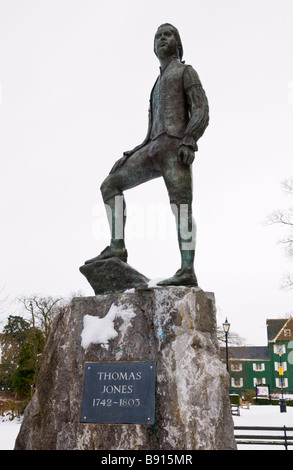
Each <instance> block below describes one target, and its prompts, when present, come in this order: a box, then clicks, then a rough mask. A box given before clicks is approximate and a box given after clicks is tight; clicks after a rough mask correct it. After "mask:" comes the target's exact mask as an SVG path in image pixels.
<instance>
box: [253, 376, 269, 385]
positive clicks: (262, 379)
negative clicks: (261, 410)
mask: <svg viewBox="0 0 293 470" xmlns="http://www.w3.org/2000/svg"><path fill="white" fill-rule="evenodd" d="M265 383H266V379H265V377H255V378H254V379H253V385H254V387H257V385H265Z"/></svg>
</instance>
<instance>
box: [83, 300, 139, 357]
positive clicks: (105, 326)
mask: <svg viewBox="0 0 293 470" xmlns="http://www.w3.org/2000/svg"><path fill="white" fill-rule="evenodd" d="M134 316H135V313H134V312H133V310H131V309H129V308H125V307H124V306H117V305H114V304H112V305H111V308H110V310H109V312H108V313H107V315H106V316H105V317H104V318H99V317H95V316H92V315H85V316H84V320H83V325H84V328H83V330H82V333H81V345H82V347H83V348H84V349H87V347H88V346H89V345H90V344H91V343H94V344H101V345H102V346H103V347H104V348H106V349H108V347H109V341H110V340H111V339H114V338H116V336H117V335H118V332H117V331H116V330H115V328H114V321H115V319H116V318H122V319H123V320H124V322H125V323H126V326H128V325H129V324H130V320H131V319H132V318H133V317H134Z"/></svg>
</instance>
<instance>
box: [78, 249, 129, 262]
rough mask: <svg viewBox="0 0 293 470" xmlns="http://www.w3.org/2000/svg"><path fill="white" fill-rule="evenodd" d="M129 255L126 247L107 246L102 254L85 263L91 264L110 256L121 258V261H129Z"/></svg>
mask: <svg viewBox="0 0 293 470" xmlns="http://www.w3.org/2000/svg"><path fill="white" fill-rule="evenodd" d="M127 256H128V254H127V250H126V248H112V247H111V246H107V247H106V248H105V249H104V250H103V251H102V253H101V254H100V255H98V256H96V257H95V258H92V259H89V260H87V261H86V262H85V263H84V264H90V263H94V262H95V261H102V260H104V259H109V258H119V259H121V261H124V263H127Z"/></svg>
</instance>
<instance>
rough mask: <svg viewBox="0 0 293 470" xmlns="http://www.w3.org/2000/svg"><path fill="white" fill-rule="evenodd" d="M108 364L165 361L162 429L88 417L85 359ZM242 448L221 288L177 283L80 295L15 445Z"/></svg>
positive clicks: (48, 353) (52, 348)
mask: <svg viewBox="0 0 293 470" xmlns="http://www.w3.org/2000/svg"><path fill="white" fill-rule="evenodd" d="M95 322H96V325H95ZM100 361H102V362H103V361H104V362H109V361H155V362H156V363H157V387H156V421H155V424H154V425H152V426H148V425H140V424H122V425H121V424H120V425H116V424H96V423H94V424H92V423H91V424H89V423H81V422H80V409H81V401H82V392H83V374H84V364H85V362H100ZM235 448H236V445H235V440H234V432H233V421H232V416H231V410H230V401H229V395H228V374H227V372H226V368H225V365H224V364H222V362H221V361H220V359H219V350H218V343H217V338H216V312H215V304H214V296H213V294H210V293H205V292H204V291H202V290H201V289H199V288H185V287H168V288H153V289H145V290H139V291H138V290H137V291H134V292H129V293H127V292H126V293H122V294H108V295H99V296H95V297H85V298H75V299H74V300H73V301H72V303H71V304H70V306H69V307H68V308H66V309H64V311H63V312H62V313H61V314H60V315H59V316H58V318H56V320H55V323H54V325H53V328H52V332H51V335H50V337H49V340H48V343H47V345H46V349H45V352H44V359H43V363H42V367H41V371H40V374H39V379H38V383H37V387H36V392H35V394H34V396H33V397H32V400H31V402H30V404H29V405H28V407H27V409H26V411H25V415H24V420H23V424H22V427H21V429H20V432H19V435H18V437H17V440H16V445H15V449H27V450H29V449H33V450H39V449H48V450H55V449H56V450H71V449H76V450H78V449H82V450H91V449H92V450H94V449H95V450H97V449H100V450H102V449H103V450H105V449H106V450H114V449H115V450H116V449H118V450H160V449H161V450H166V449H168V450H185V449H186V450H192V449H193V450H199V449H203V450H208V449H211V450H222V449H235Z"/></svg>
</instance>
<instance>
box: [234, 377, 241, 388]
mask: <svg viewBox="0 0 293 470" xmlns="http://www.w3.org/2000/svg"><path fill="white" fill-rule="evenodd" d="M231 386H232V387H235V388H236V387H243V378H242V377H231Z"/></svg>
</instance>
